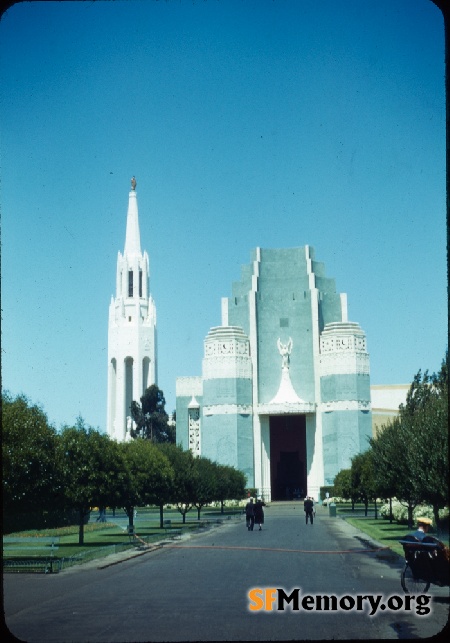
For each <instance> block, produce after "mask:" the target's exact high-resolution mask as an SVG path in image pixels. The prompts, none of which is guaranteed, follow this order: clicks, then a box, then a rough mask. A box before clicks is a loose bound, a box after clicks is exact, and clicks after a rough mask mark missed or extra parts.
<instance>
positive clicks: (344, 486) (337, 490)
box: [333, 469, 358, 511]
mask: <svg viewBox="0 0 450 643" xmlns="http://www.w3.org/2000/svg"><path fill="white" fill-rule="evenodd" d="M333 486H334V495H335V496H339V497H341V498H349V499H350V500H351V503H352V511H354V510H355V502H356V501H357V500H358V491H357V489H354V488H353V487H352V473H351V469H341V470H340V471H339V473H338V474H337V475H336V477H335V479H334V483H333Z"/></svg>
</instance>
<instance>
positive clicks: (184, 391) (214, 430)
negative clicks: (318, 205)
mask: <svg viewBox="0 0 450 643" xmlns="http://www.w3.org/2000/svg"><path fill="white" fill-rule="evenodd" d="M176 392H177V424H176V432H177V443H181V444H182V445H183V447H184V448H185V449H191V450H192V451H193V453H194V454H195V455H198V456H200V455H201V456H206V457H208V458H210V459H212V460H215V461H217V462H219V463H221V464H227V465H231V466H234V467H236V468H237V469H239V470H241V471H242V472H243V473H244V474H245V475H246V477H247V485H248V486H249V487H256V488H257V490H258V493H259V494H261V495H263V496H264V499H266V500H283V499H287V498H292V497H298V496H304V495H306V494H307V495H310V496H314V497H315V498H318V495H319V489H320V487H321V486H323V485H329V484H332V483H333V480H334V477H335V476H336V474H337V473H338V471H339V470H340V469H343V468H348V467H349V466H350V464H351V458H352V456H354V455H355V454H357V453H360V452H361V451H364V450H366V449H367V448H368V445H369V443H368V440H369V438H370V437H371V436H372V418H371V397H370V376H369V355H368V353H367V348H366V336H365V333H364V332H363V330H362V329H361V328H360V326H359V325H358V324H357V323H354V322H350V321H348V318H347V297H346V295H345V294H344V293H337V292H336V288H335V282H334V279H330V278H328V277H327V276H326V274H325V267H324V264H323V263H321V262H318V261H316V260H315V257H314V250H313V248H311V247H310V246H305V247H302V248H288V249H261V248H256V249H255V250H254V251H253V253H252V258H251V263H250V264H249V265H246V266H243V268H242V274H241V280H240V281H239V282H236V283H234V284H233V286H232V296H231V297H229V298H224V299H223V300H222V325H221V326H217V327H214V328H211V329H210V331H209V333H208V335H207V337H206V339H205V341H204V358H203V363H202V375H201V376H199V377H180V378H177V385H176Z"/></svg>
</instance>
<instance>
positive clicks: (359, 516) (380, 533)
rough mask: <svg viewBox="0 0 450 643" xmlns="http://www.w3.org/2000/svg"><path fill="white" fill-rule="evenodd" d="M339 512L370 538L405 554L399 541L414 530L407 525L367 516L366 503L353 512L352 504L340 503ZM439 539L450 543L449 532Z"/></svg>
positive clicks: (433, 534) (401, 554)
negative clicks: (365, 511)
mask: <svg viewBox="0 0 450 643" xmlns="http://www.w3.org/2000/svg"><path fill="white" fill-rule="evenodd" d="M370 510H371V515H373V507H370ZM350 513H354V515H353V516H350V515H349V514H350ZM337 514H338V515H341V516H342V517H343V519H344V520H346V521H347V522H348V523H349V524H350V525H353V526H354V527H357V528H358V529H359V530H360V531H362V532H363V533H364V534H367V535H368V536H370V538H373V539H374V540H376V541H378V542H379V543H381V544H382V545H385V546H386V547H389V548H390V549H392V550H393V551H394V552H395V553H397V554H399V555H400V556H403V547H402V545H401V544H400V543H399V542H398V541H399V540H400V539H402V538H403V537H404V536H406V534H409V533H411V531H414V530H411V529H408V526H407V525H399V524H398V523H397V522H395V521H394V522H392V523H390V522H389V520H386V519H384V518H380V517H378V519H377V520H375V519H374V518H366V517H365V516H364V505H355V511H354V512H352V509H351V505H348V504H342V505H338V506H337ZM344 515H345V518H344ZM430 536H436V534H435V533H432V532H430ZM439 540H441V541H442V542H444V543H445V544H446V545H448V540H449V539H448V534H447V535H446V536H442V535H440V536H439Z"/></svg>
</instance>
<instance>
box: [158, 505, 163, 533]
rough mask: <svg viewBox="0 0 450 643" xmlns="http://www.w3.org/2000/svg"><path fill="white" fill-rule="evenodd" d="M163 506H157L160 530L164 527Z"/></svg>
mask: <svg viewBox="0 0 450 643" xmlns="http://www.w3.org/2000/svg"><path fill="white" fill-rule="evenodd" d="M163 518H164V506H163V503H161V504H160V505H159V528H160V529H162V528H163V525H164V520H163Z"/></svg>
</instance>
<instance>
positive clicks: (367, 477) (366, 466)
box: [351, 450, 376, 516]
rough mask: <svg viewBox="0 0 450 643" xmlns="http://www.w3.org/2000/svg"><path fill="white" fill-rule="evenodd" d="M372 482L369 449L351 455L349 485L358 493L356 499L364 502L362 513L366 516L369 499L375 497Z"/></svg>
mask: <svg viewBox="0 0 450 643" xmlns="http://www.w3.org/2000/svg"><path fill="white" fill-rule="evenodd" d="M374 482H375V480H374V466H373V460H372V454H371V452H370V450H368V451H364V452H363V453H358V454H357V455H355V456H353V458H352V466H351V486H352V489H354V490H355V491H356V493H357V494H358V499H359V500H361V501H362V502H363V503H364V508H365V512H364V513H365V515H366V516H367V512H368V507H369V502H370V500H374V499H375V498H376V493H375V484H374ZM375 513H376V509H375Z"/></svg>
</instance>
